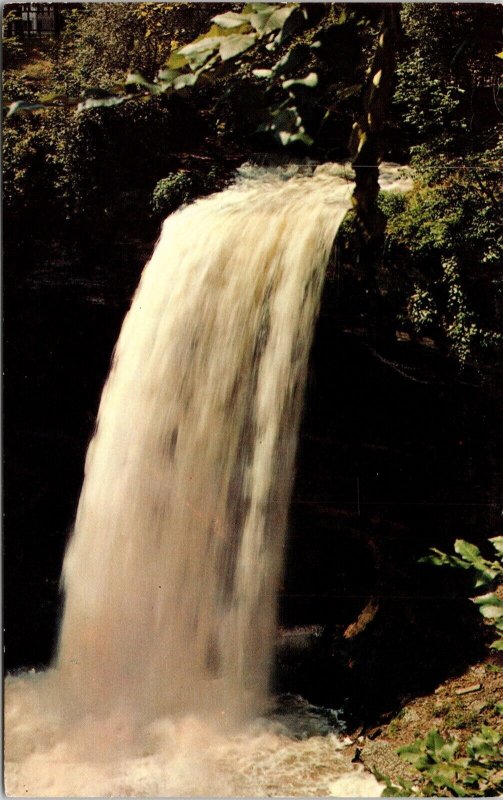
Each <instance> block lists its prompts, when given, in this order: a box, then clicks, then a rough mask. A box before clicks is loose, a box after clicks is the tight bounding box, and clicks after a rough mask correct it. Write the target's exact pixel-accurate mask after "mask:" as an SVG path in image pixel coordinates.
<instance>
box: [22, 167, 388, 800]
mask: <svg viewBox="0 0 503 800" xmlns="http://www.w3.org/2000/svg"><path fill="white" fill-rule="evenodd" d="M290 171H291V172H293V173H295V174H293V175H288V174H285V171H284V170H283V171H281V170H279V171H278V170H273V171H270V170H266V171H263V170H262V171H260V170H258V171H257V170H255V171H254V173H253V176H251V175H250V170H248V174H246V172H247V171H246V170H243V172H244V173H245V176H244V177H242V179H241V180H239V181H238V183H237V184H236V185H235V186H233V187H231V188H230V189H228V190H226V191H225V192H222V193H221V194H219V195H214V196H212V197H210V198H207V199H204V200H200V201H198V202H196V203H194V204H193V205H191V206H188V207H187V208H185V209H182V210H181V211H179V212H177V213H175V214H173V215H172V216H171V217H169V218H168V220H167V221H166V222H165V224H164V227H163V232H162V236H161V238H160V240H159V242H158V244H157V247H156V249H155V252H154V254H153V256H152V258H151V260H150V262H149V263H148V264H147V266H146V268H145V270H144V273H143V275H142V278H141V282H140V286H139V288H138V290H137V293H136V295H135V298H134V301H133V304H132V307H131V310H130V311H129V313H128V315H127V317H126V319H125V322H124V325H123V328H122V331H121V334H120V337H119V340H118V343H117V346H116V350H115V353H114V358H113V362H112V366H111V370H110V374H109V377H108V380H107V383H106V385H105V388H104V391H103V395H102V399H101V404H100V409H99V414H98V421H97V427H96V433H95V436H94V438H93V440H92V442H91V444H90V446H89V450H88V454H87V459H86V470H85V480H84V485H83V488H82V494H81V498H80V502H79V507H78V512H77V518H76V523H75V529H74V531H73V534H72V537H71V540H70V544H69V547H68V550H67V553H66V556H65V562H64V569H63V578H62V584H63V587H64V592H65V610H64V615H63V620H62V626H61V633H60V641H59V648H58V653H57V657H56V660H55V663H54V666H53V668H52V669H51V670H48V671H47V672H46V673H43V674H33V675H26V676H21V677H17V678H16V677H10V678H8V679H7V682H6V777H7V790H8V792H9V793H10V794H23V795H25V796H29V795H32V796H33V795H35V796H36V795H39V796H41V795H59V796H61V795H71V794H74V795H77V796H78V795H87V794H95V795H96V794H98V795H100V794H103V795H120V794H123V795H124V794H126V795H137V796H140V795H186V796H194V795H201V794H202V795H231V796H232V795H237V794H241V795H244V796H261V795H264V794H274V795H285V794H290V795H295V794H298V795H308V794H310V795H327V794H336V795H339V796H341V795H348V794H352V795H354V796H358V795H363V796H368V795H369V794H375V793H376V789H377V782H376V781H375V780H374V779H373V778H371V777H369V776H367V775H364V774H362V773H361V772H359V771H358V770H357V769H356V768H353V767H352V766H351V765H350V764H348V763H347V761H346V760H345V759H344V757H343V756H342V755H341V751H342V750H343V743H342V740H341V738H340V736H338V735H337V732H336V728H334V730H333V731H332V730H330V731H327V730H324V731H320V732H319V733H316V731H313V732H314V733H316V735H314V736H307V737H304V736H303V737H301V738H296V736H295V735H292V731H291V730H289V729H288V727H285V725H284V720H283V721H282V722H281V721H278V719H276V720H274V718H264V716H263V715H264V713H266V712H267V710H268V708H269V707H270V704H271V698H270V696H269V678H270V672H271V666H272V663H273V658H274V644H275V632H276V604H277V590H278V585H279V581H280V579H281V574H282V567H283V549H284V542H285V532H286V526H287V515H288V504H289V499H290V493H291V488H292V480H293V473H294V462H295V452H296V446H297V435H298V427H299V422H300V417H301V412H302V400H303V394H304V387H305V380H306V372H307V366H308V357H309V351H310V346H311V339H312V334H313V328H314V323H315V320H316V316H317V313H318V308H319V302H320V295H321V290H322V286H323V280H324V274H325V269H326V266H327V262H328V259H329V256H330V252H331V249H332V247H333V242H334V239H335V236H336V233H337V229H338V227H339V225H340V223H341V222H342V219H343V218H344V215H345V214H346V211H347V210H348V208H349V207H350V203H351V199H350V198H351V191H352V185H351V184H350V183H348V181H347V180H346V179H345V178H344V177H343V176H341V170H340V168H339V167H336V166H334V165H324V166H322V167H319V168H317V169H316V170H314V175H312V176H311V175H308V174H305V170H304V171H303V170H302V169H300V170H299V169H297V170H295V169H292V170H290ZM285 177H286V178H288V180H285ZM391 182H392V181H391ZM301 727H302V726H301ZM341 781H342V783H341ZM377 793H379V792H378V791H377Z"/></svg>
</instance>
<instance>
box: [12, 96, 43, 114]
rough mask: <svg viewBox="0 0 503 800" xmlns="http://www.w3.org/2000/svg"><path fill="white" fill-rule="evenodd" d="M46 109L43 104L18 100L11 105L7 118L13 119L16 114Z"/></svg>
mask: <svg viewBox="0 0 503 800" xmlns="http://www.w3.org/2000/svg"><path fill="white" fill-rule="evenodd" d="M44 107H45V106H44V105H43V104H42V103H28V102H27V101H26V100H16V101H15V102H14V103H11V104H10V106H9V110H8V112H7V117H13V116H14V114H19V113H20V112H22V111H33V110H34V109H36V108H44Z"/></svg>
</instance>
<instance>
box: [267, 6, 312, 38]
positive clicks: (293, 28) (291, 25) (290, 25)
mask: <svg viewBox="0 0 503 800" xmlns="http://www.w3.org/2000/svg"><path fill="white" fill-rule="evenodd" d="M305 21H306V11H305V9H301V8H300V7H299V6H297V7H295V8H294V9H293V10H292V13H291V14H289V15H288V17H287V18H286V20H285V22H284V24H283V25H282V27H281V30H280V32H279V33H278V35H277V36H276V39H275V41H276V42H277V44H279V45H281V44H285V42H286V41H287V40H288V39H289V38H290V37H291V36H292V35H293V34H294V33H296V32H297V31H298V30H299V28H301V27H302V26H303V24H304V22H305Z"/></svg>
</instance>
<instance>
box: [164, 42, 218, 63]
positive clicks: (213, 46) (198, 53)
mask: <svg viewBox="0 0 503 800" xmlns="http://www.w3.org/2000/svg"><path fill="white" fill-rule="evenodd" d="M222 41H224V37H223V36H207V37H205V38H204V39H198V40H196V41H195V42H191V43H190V44H187V45H185V47H182V48H181V50H179V51H178V52H179V53H180V55H182V56H185V57H186V59H187V61H188V62H189V64H190V67H191V69H198V68H199V67H202V66H203V64H204V63H205V62H206V61H207V60H208V58H209V57H210V56H211V55H212V54H213V53H214V52H215V50H217V49H218V48H219V47H220V43H221V42H222ZM168 66H172V65H171V64H170V63H169V62H168Z"/></svg>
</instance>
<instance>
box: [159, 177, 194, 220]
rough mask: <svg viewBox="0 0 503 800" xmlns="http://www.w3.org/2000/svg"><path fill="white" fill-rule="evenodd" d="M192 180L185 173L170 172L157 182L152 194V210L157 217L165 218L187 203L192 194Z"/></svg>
mask: <svg viewBox="0 0 503 800" xmlns="http://www.w3.org/2000/svg"><path fill="white" fill-rule="evenodd" d="M193 190H194V185H193V180H192V178H191V177H190V175H189V174H188V173H187V172H183V171H180V172H172V173H170V174H169V175H168V176H167V177H166V178H162V180H160V181H158V182H157V184H156V186H155V189H154V192H153V194H152V210H153V211H154V214H156V215H159V216H167V215H168V214H171V213H172V212H173V211H175V210H176V209H177V208H178V207H179V206H181V205H182V204H183V203H187V202H188V201H189V199H190V197H191V195H192V193H193Z"/></svg>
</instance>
